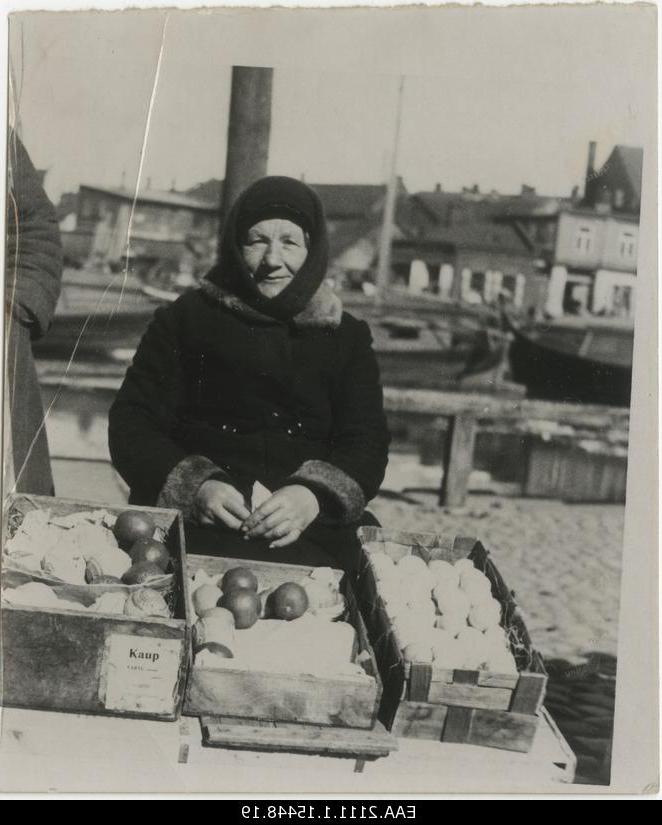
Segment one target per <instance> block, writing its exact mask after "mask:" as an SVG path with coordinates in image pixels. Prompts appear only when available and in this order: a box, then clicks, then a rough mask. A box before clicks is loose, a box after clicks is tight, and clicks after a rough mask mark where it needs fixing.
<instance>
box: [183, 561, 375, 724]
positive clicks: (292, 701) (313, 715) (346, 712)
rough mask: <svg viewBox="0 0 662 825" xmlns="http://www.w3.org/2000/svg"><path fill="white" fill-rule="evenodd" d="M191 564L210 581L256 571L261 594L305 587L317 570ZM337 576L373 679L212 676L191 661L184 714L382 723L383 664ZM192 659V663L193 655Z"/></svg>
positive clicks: (358, 653) (227, 670) (227, 671)
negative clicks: (289, 585) (239, 570)
mask: <svg viewBox="0 0 662 825" xmlns="http://www.w3.org/2000/svg"><path fill="white" fill-rule="evenodd" d="M187 561H188V569H189V573H190V574H191V575H193V574H195V572H196V571H197V570H199V569H200V568H202V569H204V570H205V572H206V573H208V574H209V575H210V576H213V577H219V576H222V575H223V573H224V572H225V571H226V570H228V569H230V568H231V567H238V566H247V567H250V569H251V570H252V571H253V572H254V573H255V575H256V576H257V578H258V581H259V586H260V589H261V590H262V589H265V588H270V587H273V586H276V585H278V584H282V583H283V582H286V581H300V580H301V579H302V578H304V577H305V576H307V575H309V574H310V573H311V572H312V570H313V568H312V567H304V566H299V565H291V564H272V563H269V562H258V561H250V562H247V561H246V560H243V561H240V560H237V559H226V558H218V557H210V556H196V555H190V556H188V559H187ZM336 573H337V576H338V580H339V582H340V588H341V592H342V593H343V595H344V596H345V602H346V618H347V619H348V620H349V622H350V623H351V624H352V625H353V626H354V629H355V630H356V635H357V644H356V648H355V652H354V660H355V661H359V662H360V663H361V664H362V666H363V669H364V670H365V672H366V673H367V674H368V675H369V676H370V677H371V678H370V679H369V680H367V679H364V678H362V677H360V676H356V677H352V676H339V677H338V678H336V679H328V678H320V677H317V676H313V675H303V674H301V675H299V674H293V673H291V672H284V673H274V672H272V671H269V672H266V671H264V672H260V671H252V670H246V669H242V668H232V667H224V668H223V669H222V670H220V669H219V670H211V669H206V668H199V667H193V663H192V660H191V667H190V675H189V680H188V686H187V690H186V699H185V703H184V713H187V714H191V715H196V716H214V717H218V716H224V717H238V718H240V719H246V718H250V719H258V720H263V721H267V722H298V723H305V724H311V725H332V726H337V727H346V728H372V727H373V726H374V725H375V722H376V720H377V713H378V709H379V702H380V699H381V692H382V686H381V680H380V677H379V671H378V668H377V662H376V660H375V656H374V653H373V651H372V648H371V647H370V642H369V641H368V634H367V631H366V627H365V624H364V622H363V619H362V617H361V613H360V611H359V609H358V605H357V603H356V598H355V596H354V592H353V590H352V588H351V585H350V584H349V582H348V581H347V577H344V576H343V574H342V573H341V572H340V571H336ZM190 656H191V658H192V651H191V652H190Z"/></svg>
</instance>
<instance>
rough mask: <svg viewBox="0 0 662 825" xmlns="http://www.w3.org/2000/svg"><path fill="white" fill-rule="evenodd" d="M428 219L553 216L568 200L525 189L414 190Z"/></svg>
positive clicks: (444, 221)
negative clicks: (505, 191) (516, 191)
mask: <svg viewBox="0 0 662 825" xmlns="http://www.w3.org/2000/svg"><path fill="white" fill-rule="evenodd" d="M412 199H413V200H414V202H417V203H419V204H420V205H421V206H422V207H423V209H424V211H425V212H426V213H427V214H428V216H429V217H430V219H431V220H434V221H435V222H438V223H442V224H456V223H458V224H459V223H465V222H471V221H489V220H499V219H500V218H516V217H553V216H554V215H557V214H558V213H559V211H560V210H561V208H562V207H563V206H564V205H565V204H567V203H570V199H569V198H560V197H554V196H548V195H537V194H535V193H534V192H526V193H525V194H520V195H500V194H498V193H489V194H479V193H475V192H471V191H470V192H417V193H416V194H415V195H412Z"/></svg>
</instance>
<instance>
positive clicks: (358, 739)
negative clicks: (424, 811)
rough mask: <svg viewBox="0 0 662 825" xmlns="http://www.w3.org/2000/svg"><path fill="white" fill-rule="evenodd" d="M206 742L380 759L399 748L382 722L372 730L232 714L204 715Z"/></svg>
mask: <svg viewBox="0 0 662 825" xmlns="http://www.w3.org/2000/svg"><path fill="white" fill-rule="evenodd" d="M200 722H201V725H202V731H203V743H204V744H205V745H208V746H212V747H217V748H230V749H239V750H253V751H270V752H278V753H305V754H313V755H316V756H336V757H348V758H353V759H377V758H379V757H382V756H388V755H389V753H391V751H394V750H397V748H398V743H397V740H396V738H395V737H394V736H392V735H391V734H389V733H387V731H386V730H385V729H384V727H383V726H382V725H380V724H379V722H378V723H377V724H376V726H375V728H374V729H373V730H365V731H363V730H361V731H360V730H356V729H349V728H328V727H321V726H317V725H302V724H294V723H293V724H287V723H278V724H273V723H268V722H264V723H260V722H255V721H250V720H241V719H239V720H238V719H233V718H231V717H209V716H203V717H202V718H201V720H200Z"/></svg>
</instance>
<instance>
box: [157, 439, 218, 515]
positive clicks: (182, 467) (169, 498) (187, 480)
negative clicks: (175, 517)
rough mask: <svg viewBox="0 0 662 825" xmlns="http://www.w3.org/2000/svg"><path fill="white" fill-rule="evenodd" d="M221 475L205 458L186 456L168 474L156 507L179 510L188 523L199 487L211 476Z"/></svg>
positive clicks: (211, 462)
mask: <svg viewBox="0 0 662 825" xmlns="http://www.w3.org/2000/svg"><path fill="white" fill-rule="evenodd" d="M223 475H225V473H224V472H223V470H221V468H220V467H217V466H216V465H215V464H214V462H213V461H210V460H209V459H208V458H205V456H203V455H190V456H187V457H186V458H184V459H183V460H182V461H180V462H179V464H176V465H175V466H174V467H173V469H172V470H171V471H170V472H169V473H168V477H167V478H166V480H165V484H164V485H163V489H162V490H161V492H160V493H159V497H158V498H157V500H156V506H157V507H167V508H170V509H173V510H181V511H182V514H183V516H184V519H185V520H186V521H190V520H191V519H192V517H193V502H194V500H195V497H196V495H197V492H198V490H199V489H200V487H201V485H202V484H203V483H204V482H205V481H207V480H208V479H210V478H211V477H212V476H215V477H217V478H218V477H219V476H223Z"/></svg>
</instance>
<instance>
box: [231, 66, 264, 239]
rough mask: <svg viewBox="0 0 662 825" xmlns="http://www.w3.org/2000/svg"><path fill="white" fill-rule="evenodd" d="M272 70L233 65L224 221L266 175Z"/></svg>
mask: <svg viewBox="0 0 662 825" xmlns="http://www.w3.org/2000/svg"><path fill="white" fill-rule="evenodd" d="M272 80H273V69H261V68H256V67H247V66H233V67H232V93H231V97H230V121H229V123H228V148H227V159H226V162H225V182H224V184H223V194H222V196H221V204H220V208H221V221H220V224H221V232H222V230H223V222H224V218H225V215H227V213H228V211H229V209H230V207H231V206H232V204H233V203H234V202H235V200H236V199H237V197H238V195H239V194H240V193H241V192H243V190H244V189H246V187H247V186H249V185H250V184H251V183H254V182H255V181H256V180H258V178H261V177H264V175H266V174H267V160H268V157H269V134H270V132H271V85H272Z"/></svg>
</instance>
